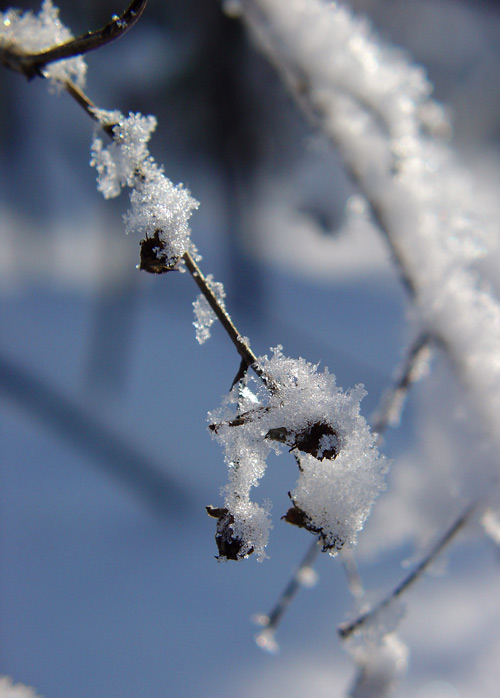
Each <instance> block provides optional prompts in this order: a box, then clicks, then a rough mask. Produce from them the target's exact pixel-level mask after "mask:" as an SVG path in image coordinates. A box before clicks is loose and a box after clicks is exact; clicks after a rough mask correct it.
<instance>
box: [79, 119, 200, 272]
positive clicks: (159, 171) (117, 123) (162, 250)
mask: <svg viewBox="0 0 500 698" xmlns="http://www.w3.org/2000/svg"><path fill="white" fill-rule="evenodd" d="M95 115H96V117H97V118H98V119H99V121H100V122H101V125H103V126H112V131H113V141H112V142H111V143H109V144H108V145H104V142H103V140H102V138H101V137H100V136H99V135H98V134H97V133H96V135H95V136H94V139H93V142H92V147H91V155H92V157H91V161H90V164H91V166H92V167H95V168H96V170H97V188H98V190H99V191H100V192H101V193H102V195H103V196H104V198H106V199H110V198H113V197H115V196H118V194H119V193H120V192H121V189H122V188H123V187H129V188H130V189H131V192H130V202H131V208H130V209H129V211H128V212H127V213H126V214H125V216H124V220H125V225H126V232H127V233H139V234H140V235H141V236H143V238H144V240H145V241H149V242H150V241H153V240H154V241H155V243H154V245H150V246H149V247H150V248H154V246H155V245H156V248H158V250H159V252H158V255H157V260H161V262H162V264H163V269H161V270H158V269H155V273H161V272H162V271H168V270H169V269H171V268H174V266H175V264H176V263H177V261H178V260H179V259H180V258H181V257H182V255H183V254H184V252H186V251H189V252H191V253H192V254H194V255H195V256H196V258H197V259H199V258H200V257H199V256H198V255H197V251H196V248H195V246H194V245H193V243H192V242H191V240H190V232H191V231H190V229H189V226H188V220H189V218H190V216H191V213H192V211H193V210H194V209H196V208H198V206H199V203H198V202H197V201H196V200H195V199H194V198H193V197H192V196H191V194H190V193H189V191H188V190H187V189H185V188H184V187H183V185H182V184H177V185H174V184H172V182H171V181H170V180H169V179H168V178H167V177H166V176H165V174H164V172H163V168H162V167H160V166H159V165H158V164H157V163H156V162H155V160H154V158H153V157H152V156H151V155H150V153H149V148H148V142H149V139H150V138H151V134H152V132H153V131H154V130H155V128H156V125H157V121H156V118H155V117H154V116H143V115H142V114H140V113H136V114H132V113H130V114H129V115H128V116H124V115H123V114H121V113H120V112H118V111H110V112H106V111H104V110H96V111H95ZM143 242H144V241H143ZM150 251H151V250H150ZM142 268H145V267H142ZM148 270H149V271H151V269H148Z"/></svg>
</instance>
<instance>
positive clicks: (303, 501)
mask: <svg viewBox="0 0 500 698" xmlns="http://www.w3.org/2000/svg"><path fill="white" fill-rule="evenodd" d="M272 351H273V355H272V356H271V357H270V358H268V357H267V356H263V357H260V358H259V359H258V363H259V367H260V369H261V370H262V372H263V374H264V375H265V376H266V377H267V378H268V385H269V384H270V383H269V381H271V384H272V386H273V387H272V389H271V390H269V389H268V388H266V387H265V386H264V385H263V383H262V382H261V381H260V380H258V379H256V378H253V377H252V378H248V380H247V383H246V385H245V387H244V388H242V387H241V385H240V386H236V387H235V388H233V390H232V391H231V393H230V394H229V395H228V396H227V397H226V398H225V400H224V403H223V405H222V407H221V408H220V409H219V410H217V411H215V412H212V413H211V414H210V415H209V419H210V421H211V429H212V433H213V434H214V435H215V436H216V438H217V439H218V440H219V441H220V443H221V444H222V446H223V447H224V450H225V457H226V462H227V463H228V465H229V483H228V485H227V487H226V489H225V507H226V509H227V511H228V513H229V515H230V516H231V517H232V519H231V521H230V523H231V525H230V529H231V531H232V535H233V538H234V539H236V540H238V541H240V542H241V550H240V551H239V553H238V556H237V557H238V558H239V557H245V556H246V555H248V554H250V553H251V552H255V553H256V554H257V557H258V558H259V559H262V558H263V557H265V547H266V544H267V540H268V535H269V527H270V519H269V507H268V506H267V507H265V508H263V507H261V506H259V505H258V504H256V503H255V502H252V501H251V499H250V491H251V489H252V487H255V486H257V485H258V484H259V480H260V479H261V478H262V476H263V475H264V473H265V470H266V459H267V457H268V455H269V453H270V452H271V451H275V452H277V453H280V452H281V451H282V450H283V447H285V448H286V450H288V451H293V452H294V454H295V455H296V456H297V460H298V463H299V478H298V482H297V486H296V488H295V489H294V490H293V492H291V493H290V498H291V501H292V507H291V509H290V510H289V512H288V513H287V514H286V520H287V521H288V522H289V523H293V524H295V525H298V526H300V527H302V528H306V529H307V530H309V531H311V532H312V533H314V534H316V535H319V536H320V538H321V541H322V543H323V548H324V550H328V551H329V552H330V553H331V554H332V555H335V554H336V552H337V551H338V550H339V549H340V548H342V546H344V545H346V546H352V545H354V544H355V543H356V538H357V534H358V532H359V531H360V530H361V529H362V527H363V525H364V522H365V520H366V518H367V517H368V515H369V513H370V510H371V507H372V504H373V501H374V500H375V498H376V496H377V495H378V494H379V492H380V491H381V490H382V489H383V488H384V475H385V472H386V470H387V462H386V460H385V459H384V457H383V456H381V455H380V454H379V453H378V450H377V448H376V445H375V438H376V437H375V435H374V434H372V433H371V432H370V430H369V428H368V425H367V423H366V420H365V419H364V418H363V417H362V416H361V415H360V411H359V408H360V401H361V399H362V398H363V397H364V395H365V391H364V389H363V387H362V386H356V387H355V388H354V389H353V390H349V391H347V392H344V391H343V390H342V389H341V388H339V387H338V386H337V384H336V381H335V376H334V375H332V374H330V373H329V372H328V370H327V369H325V370H324V371H323V372H321V373H320V372H319V371H318V366H316V365H313V364H310V363H308V362H307V361H305V360H304V359H302V358H300V359H292V358H289V357H287V356H285V355H284V354H283V353H282V350H281V347H277V348H275V349H273V350H272ZM235 559H236V558H235Z"/></svg>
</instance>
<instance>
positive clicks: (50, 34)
mask: <svg viewBox="0 0 500 698" xmlns="http://www.w3.org/2000/svg"><path fill="white" fill-rule="evenodd" d="M73 38H74V37H73V34H72V33H71V31H70V30H69V29H68V28H67V27H65V26H64V25H63V24H62V22H61V20H60V19H59V9H58V8H57V7H55V6H54V5H53V3H52V0H44V2H43V3H42V7H41V10H40V12H39V13H38V14H36V15H35V14H33V12H31V11H29V12H20V11H19V10H13V9H9V10H7V11H6V12H0V45H1V44H3V45H9V44H10V45H13V46H14V47H15V48H16V49H17V50H20V51H22V52H24V53H39V52H41V51H43V50H44V49H48V48H52V47H53V46H58V45H60V44H64V43H66V42H67V41H69V40H70V39H73ZM86 71H87V66H86V63H85V60H84V59H83V58H82V57H81V56H76V57H74V58H68V59H65V60H62V61H55V62H54V63H50V64H49V65H47V66H46V67H45V68H43V71H42V72H43V75H44V77H46V78H48V79H49V81H50V83H51V86H52V87H53V88H55V89H56V90H57V89H60V88H61V86H62V84H63V83H65V82H66V81H68V80H70V81H73V82H75V83H76V85H77V86H78V87H80V88H83V87H84V86H85V74H86Z"/></svg>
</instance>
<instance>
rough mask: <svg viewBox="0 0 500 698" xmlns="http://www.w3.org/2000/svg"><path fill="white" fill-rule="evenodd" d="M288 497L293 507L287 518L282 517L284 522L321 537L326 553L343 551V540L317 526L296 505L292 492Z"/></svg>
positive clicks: (286, 515)
mask: <svg viewBox="0 0 500 698" xmlns="http://www.w3.org/2000/svg"><path fill="white" fill-rule="evenodd" d="M288 496H289V497H290V499H291V500H292V505H293V506H291V507H290V509H289V510H288V511H287V512H286V514H285V516H282V517H281V518H282V520H283V521H286V522H287V523H289V524H292V526H298V528H305V529H306V531H310V532H311V533H314V534H315V535H317V536H319V537H320V539H321V542H322V544H323V552H324V553H325V552H326V551H328V550H341V549H342V548H343V547H344V541H343V540H342V538H340V537H339V536H336V535H332V534H331V533H330V534H329V535H328V534H327V533H326V532H325V531H324V530H323V528H320V527H318V526H315V525H314V524H313V522H312V521H311V519H310V518H309V516H308V515H307V514H306V512H305V511H304V510H303V509H301V508H300V507H299V506H297V505H296V504H295V502H294V500H293V497H292V495H291V493H290V492H289V493H288Z"/></svg>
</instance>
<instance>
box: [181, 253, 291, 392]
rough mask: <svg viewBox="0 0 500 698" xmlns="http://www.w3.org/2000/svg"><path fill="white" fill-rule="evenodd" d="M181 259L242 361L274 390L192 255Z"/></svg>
mask: <svg viewBox="0 0 500 698" xmlns="http://www.w3.org/2000/svg"><path fill="white" fill-rule="evenodd" d="M182 259H183V260H184V264H185V265H186V267H187V269H188V271H189V273H190V274H191V276H192V277H193V279H194V281H195V283H196V284H197V286H198V288H199V289H200V291H201V292H202V294H203V296H204V297H205V298H206V300H207V302H208V304H209V305H210V307H211V308H212V310H213V311H214V313H215V314H216V316H217V318H218V320H219V321H220V323H221V325H222V326H223V328H224V329H225V330H226V333H227V335H228V336H229V338H230V339H231V341H232V343H233V344H234V346H235V348H236V351H237V352H238V354H239V355H240V356H241V359H242V361H244V362H245V363H246V365H247V366H249V367H250V368H251V369H252V370H253V371H254V372H255V373H256V374H257V376H259V378H261V379H262V380H263V382H264V383H265V385H266V386H267V388H269V390H270V391H271V392H273V391H275V390H276V388H277V386H276V385H275V383H274V381H273V380H272V379H271V378H269V376H267V375H266V374H265V373H264V371H263V370H262V369H261V367H260V366H259V362H258V359H257V357H256V356H255V354H254V353H253V351H252V350H251V349H250V347H249V346H248V344H247V342H246V341H245V339H244V338H243V337H242V336H241V335H240V333H239V332H238V330H237V329H236V327H235V325H234V323H233V321H232V319H231V317H230V315H229V313H228V312H227V311H226V309H225V308H224V307H223V306H222V305H221V303H220V302H219V300H218V299H217V297H216V295H215V294H214V292H213V291H212V289H211V288H210V284H209V283H208V281H207V279H206V278H205V276H204V275H203V273H202V271H201V269H200V268H199V266H198V265H197V264H196V262H195V260H194V259H193V257H192V255H191V254H190V253H189V252H187V251H186V252H184V254H183V255H182Z"/></svg>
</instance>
